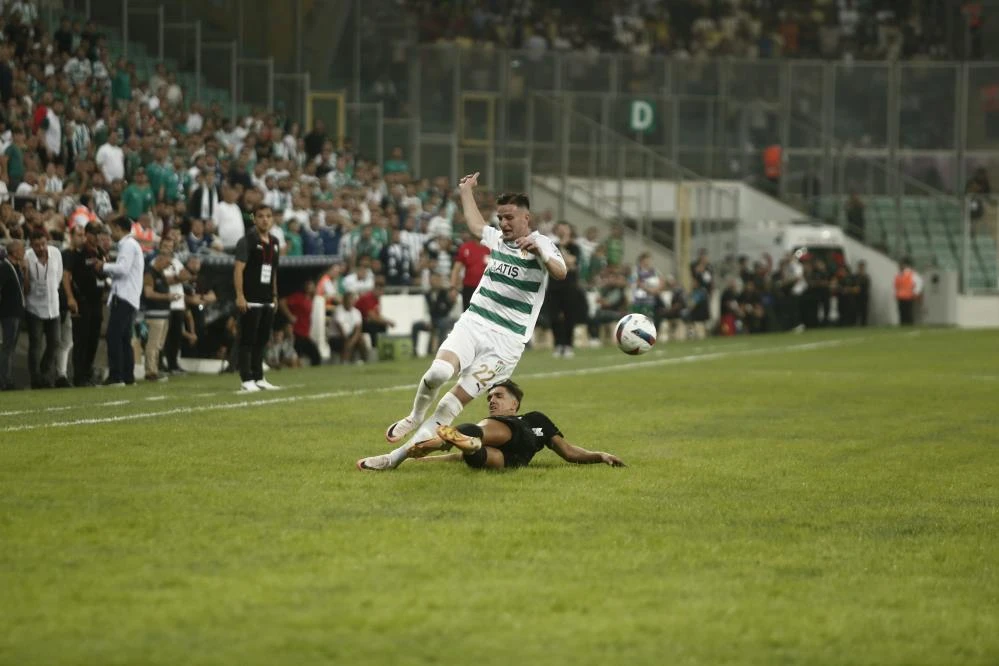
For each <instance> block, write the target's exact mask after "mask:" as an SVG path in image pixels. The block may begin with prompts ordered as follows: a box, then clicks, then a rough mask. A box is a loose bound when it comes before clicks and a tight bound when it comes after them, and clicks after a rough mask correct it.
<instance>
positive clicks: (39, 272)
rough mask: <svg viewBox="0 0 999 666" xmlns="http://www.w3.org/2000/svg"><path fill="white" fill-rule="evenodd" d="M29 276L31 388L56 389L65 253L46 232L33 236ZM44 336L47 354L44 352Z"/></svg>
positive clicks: (26, 282)
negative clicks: (60, 294)
mask: <svg viewBox="0 0 999 666" xmlns="http://www.w3.org/2000/svg"><path fill="white" fill-rule="evenodd" d="M24 259H25V262H26V263H27V266H28V274H27V275H26V276H25V279H24V284H25V291H26V293H27V298H26V299H25V309H26V310H27V312H26V318H27V324H28V369H29V371H30V373H31V388H33V389H40V388H52V386H53V385H54V377H53V376H52V374H53V371H54V369H55V354H56V350H57V349H58V348H59V284H60V282H61V281H62V254H60V253H59V251H58V250H57V249H56V248H54V247H52V248H51V251H50V246H49V241H48V237H47V236H46V235H45V233H44V232H42V231H34V232H32V234H31V248H30V249H29V250H28V251H27V252H26V253H25V255H24ZM42 336H44V337H45V351H44V352H42Z"/></svg>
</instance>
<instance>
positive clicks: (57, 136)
mask: <svg viewBox="0 0 999 666" xmlns="http://www.w3.org/2000/svg"><path fill="white" fill-rule="evenodd" d="M62 112H63V105H62V100H61V99H57V100H56V101H55V102H53V104H52V106H50V107H49V108H48V110H47V111H46V112H45V119H44V120H43V121H42V127H41V129H42V132H43V133H44V134H43V137H42V138H43V142H44V145H45V156H46V162H58V161H59V157H60V155H62Z"/></svg>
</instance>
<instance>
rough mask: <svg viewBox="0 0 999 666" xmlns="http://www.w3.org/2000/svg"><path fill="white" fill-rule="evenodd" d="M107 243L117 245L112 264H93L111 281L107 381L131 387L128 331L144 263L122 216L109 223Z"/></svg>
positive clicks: (132, 322)
mask: <svg viewBox="0 0 999 666" xmlns="http://www.w3.org/2000/svg"><path fill="white" fill-rule="evenodd" d="M110 226H111V239H112V240H113V241H115V242H116V243H118V258H117V259H116V260H115V262H114V263H113V264H106V263H104V262H100V261H99V262H97V270H98V272H103V273H104V274H105V275H108V276H110V278H111V299H110V305H111V310H110V314H109V316H108V328H107V343H108V379H107V381H106V382H105V383H106V384H108V385H111V386H124V385H126V384H134V383H135V357H134V356H133V355H132V328H133V327H134V326H135V312H136V310H138V309H139V298H140V295H141V293H142V278H143V271H144V270H145V262H144V260H143V257H142V248H141V247H140V246H139V242H138V241H137V240H135V238H133V237H132V235H131V231H132V225H131V223H130V222H129V221H128V218H127V217H125V216H124V215H121V216H119V217H116V218H115V219H113V220H112V221H111V222H110Z"/></svg>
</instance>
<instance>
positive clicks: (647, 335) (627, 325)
mask: <svg viewBox="0 0 999 666" xmlns="http://www.w3.org/2000/svg"><path fill="white" fill-rule="evenodd" d="M614 337H615V338H617V346H618V348H619V349H620V350H621V351H623V352H624V353H625V354H631V355H632V356H637V355H639V354H644V353H645V352H647V351H649V350H650V349H652V346H653V345H655V344H656V325H655V324H653V323H652V320H651V319H649V318H648V317H646V316H645V315H643V314H629V315H625V316H623V317H621V320H620V321H618V322H617V328H615V329H614Z"/></svg>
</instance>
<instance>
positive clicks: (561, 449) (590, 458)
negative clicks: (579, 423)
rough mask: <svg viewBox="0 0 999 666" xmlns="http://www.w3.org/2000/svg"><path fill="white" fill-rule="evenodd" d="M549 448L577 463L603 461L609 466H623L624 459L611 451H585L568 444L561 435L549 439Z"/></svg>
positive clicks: (564, 458)
mask: <svg viewBox="0 0 999 666" xmlns="http://www.w3.org/2000/svg"><path fill="white" fill-rule="evenodd" d="M551 449H552V451H554V452H555V453H557V454H559V456H561V457H562V459H563V460H565V461H567V462H571V463H576V464H579V465H592V464H595V463H604V464H605V465H610V466H611V467H624V466H625V465H624V461H622V460H621V459H620V458H618V457H617V456H615V455H613V454H611V453H604V452H603V451H587V450H586V449H584V448H583V447H581V446H576V445H575V444H570V443H569V442H567V441H566V439H565V437H562V435H555V436H553V437H552V439H551Z"/></svg>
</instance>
